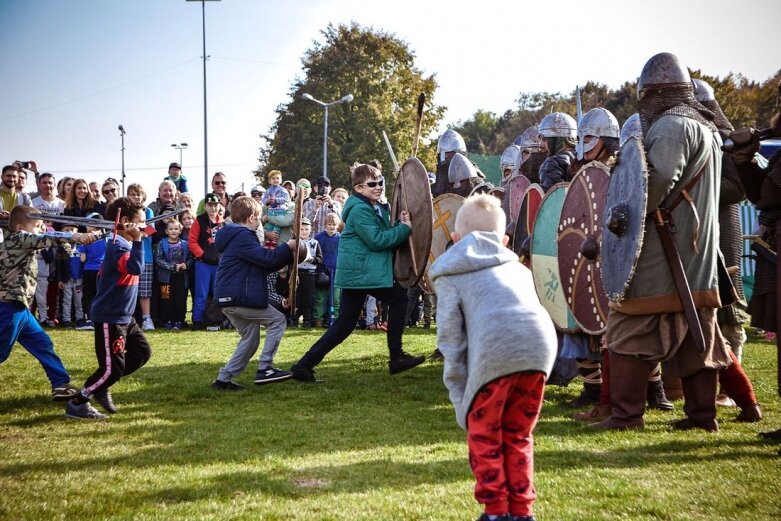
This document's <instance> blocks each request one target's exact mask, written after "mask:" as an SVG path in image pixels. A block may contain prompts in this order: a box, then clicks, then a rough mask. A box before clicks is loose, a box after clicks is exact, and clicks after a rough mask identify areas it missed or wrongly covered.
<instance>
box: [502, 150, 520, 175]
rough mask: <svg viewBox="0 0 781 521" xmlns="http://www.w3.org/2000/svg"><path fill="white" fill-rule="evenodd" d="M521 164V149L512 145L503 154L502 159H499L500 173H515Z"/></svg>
mask: <svg viewBox="0 0 781 521" xmlns="http://www.w3.org/2000/svg"><path fill="white" fill-rule="evenodd" d="M520 162H521V147H519V146H518V145H510V146H509V147H507V148H505V149H504V152H502V157H501V158H500V159H499V171H500V172H502V173H504V171H505V170H507V169H509V170H511V171H512V172H515V171H516V170H517V169H518V167H519V166H520Z"/></svg>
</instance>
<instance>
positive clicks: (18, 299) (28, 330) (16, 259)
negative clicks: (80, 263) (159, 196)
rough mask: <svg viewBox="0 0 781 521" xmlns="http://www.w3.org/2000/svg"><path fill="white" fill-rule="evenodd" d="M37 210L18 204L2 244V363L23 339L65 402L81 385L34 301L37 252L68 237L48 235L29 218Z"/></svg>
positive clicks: (77, 236)
mask: <svg viewBox="0 0 781 521" xmlns="http://www.w3.org/2000/svg"><path fill="white" fill-rule="evenodd" d="M36 211H37V210H36V209H35V208H32V207H30V206H16V207H15V208H14V209H13V210H12V211H11V215H10V217H9V219H8V228H9V231H10V232H11V233H10V235H8V237H6V239H5V241H4V242H3V243H1V244H0V324H3V327H0V364H1V363H3V362H5V361H6V359H8V356H9V355H10V354H11V348H12V347H13V345H14V343H16V342H19V343H20V344H21V345H22V347H24V348H25V349H27V351H28V352H29V353H30V354H31V355H33V356H34V357H35V358H36V359H38V361H39V362H40V363H41V366H43V370H44V371H45V372H46V376H47V377H48V378H49V381H50V382H51V385H52V398H53V399H54V400H55V401H65V400H68V399H69V398H71V397H72V396H74V395H75V394H76V393H77V392H78V388H77V387H74V386H72V385H70V376H69V375H68V371H66V370H65V367H64V366H63V364H62V361H61V360H60V357H59V356H57V353H55V352H54V344H53V343H52V341H51V338H49V335H47V334H46V332H45V331H44V330H43V328H42V327H41V325H40V324H39V323H38V321H37V320H36V319H35V316H34V315H33V314H32V313H31V312H30V304H31V303H32V301H33V298H34V296H35V286H36V282H37V281H36V278H37V275H38V262H37V260H36V255H35V254H36V252H37V251H38V250H42V249H44V248H50V247H52V246H56V245H57V244H62V243H65V242H67V239H63V238H53V237H47V236H46V235H44V234H43V231H44V228H43V222H42V221H40V220H38V219H29V218H28V217H27V214H28V213H35V212H36ZM95 239H96V236H95V235H93V234H91V233H74V234H73V235H72V237H71V239H70V240H72V241H74V242H78V243H80V244H89V243H91V242H94V241H95Z"/></svg>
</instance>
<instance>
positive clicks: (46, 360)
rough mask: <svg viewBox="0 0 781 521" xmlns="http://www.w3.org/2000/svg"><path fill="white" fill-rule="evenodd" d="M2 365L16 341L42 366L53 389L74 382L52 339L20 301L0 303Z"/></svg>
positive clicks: (0, 360) (0, 355) (0, 353)
mask: <svg viewBox="0 0 781 521" xmlns="http://www.w3.org/2000/svg"><path fill="white" fill-rule="evenodd" d="M0 324H2V326H0V364H2V363H3V362H5V361H6V360H7V359H8V357H9V356H10V354H11V349H12V348H13V346H14V344H15V343H16V342H19V343H20V344H22V347H24V348H25V349H27V351H28V352H29V353H30V354H31V355H33V356H34V357H35V358H36V359H37V360H38V362H40V363H41V366H43V370H44V371H45V372H46V376H47V377H48V378H49V381H50V382H51V384H52V388H55V387H59V386H61V385H63V384H66V383H68V382H70V381H71V377H70V375H69V374H68V371H66V370H65V366H64V365H62V360H60V357H59V356H57V353H55V352H54V344H53V343H52V340H51V338H49V335H47V334H46V332H45V331H44V330H43V328H42V327H41V325H40V324H39V323H38V321H37V320H36V319H35V317H34V316H33V314H32V313H30V310H29V309H27V306H25V305H24V304H22V303H21V302H9V301H3V302H0Z"/></svg>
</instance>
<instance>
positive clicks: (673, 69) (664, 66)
mask: <svg viewBox="0 0 781 521" xmlns="http://www.w3.org/2000/svg"><path fill="white" fill-rule="evenodd" d="M685 85H691V77H690V76H689V71H688V69H686V66H685V65H683V64H682V63H681V61H680V60H679V59H678V57H677V56H676V55H674V54H670V53H669V52H660V53H659V54H657V55H654V56H652V57H651V59H650V60H648V61H647V62H646V63H645V66H644V67H643V72H641V73H640V79H638V80H637V99H642V97H643V96H644V95H645V91H646V90H647V89H664V88H667V87H678V86H685Z"/></svg>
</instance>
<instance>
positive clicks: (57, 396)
mask: <svg viewBox="0 0 781 521" xmlns="http://www.w3.org/2000/svg"><path fill="white" fill-rule="evenodd" d="M77 394H79V388H78V387H76V386H73V385H71V384H69V383H67V384H62V385H58V386H57V387H54V388H52V400H54V401H55V402H66V401H68V400H70V399H71V398H73V397H74V396H76V395H77Z"/></svg>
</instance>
